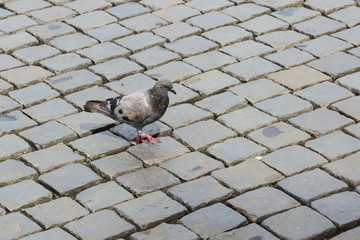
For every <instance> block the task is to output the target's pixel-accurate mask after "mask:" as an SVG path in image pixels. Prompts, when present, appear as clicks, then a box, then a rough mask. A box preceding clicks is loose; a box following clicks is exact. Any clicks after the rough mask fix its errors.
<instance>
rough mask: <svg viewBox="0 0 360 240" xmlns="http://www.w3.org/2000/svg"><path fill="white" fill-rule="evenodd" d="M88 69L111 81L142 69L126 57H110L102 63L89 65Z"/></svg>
mask: <svg viewBox="0 0 360 240" xmlns="http://www.w3.org/2000/svg"><path fill="white" fill-rule="evenodd" d="M89 69H90V70H91V71H93V72H95V73H97V74H99V75H100V76H102V77H103V78H105V79H107V80H108V81H113V80H115V79H118V78H121V77H125V76H127V75H130V74H134V73H137V72H140V71H141V70H143V68H142V67H141V66H139V65H138V64H136V63H135V62H133V61H130V60H128V59H126V58H117V59H112V60H109V61H106V62H104V63H99V64H96V65H93V66H91V67H89Z"/></svg>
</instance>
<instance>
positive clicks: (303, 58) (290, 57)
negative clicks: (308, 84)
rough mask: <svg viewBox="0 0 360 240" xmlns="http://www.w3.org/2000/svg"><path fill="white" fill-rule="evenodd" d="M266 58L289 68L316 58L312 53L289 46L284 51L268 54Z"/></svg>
mask: <svg viewBox="0 0 360 240" xmlns="http://www.w3.org/2000/svg"><path fill="white" fill-rule="evenodd" d="M265 58H266V59H268V60H270V61H272V62H274V63H277V64H279V65H281V66H283V67H284V68H286V69H289V68H291V67H294V66H298V65H301V64H305V63H307V62H309V61H311V60H314V59H315V58H314V57H313V56H312V55H311V54H309V53H307V52H305V51H301V50H299V49H297V48H289V49H286V50H282V51H279V52H276V53H273V54H270V55H267V56H266V57H265Z"/></svg>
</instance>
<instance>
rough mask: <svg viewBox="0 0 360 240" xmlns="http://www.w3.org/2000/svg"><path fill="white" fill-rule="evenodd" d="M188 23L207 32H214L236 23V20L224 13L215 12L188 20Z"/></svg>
mask: <svg viewBox="0 0 360 240" xmlns="http://www.w3.org/2000/svg"><path fill="white" fill-rule="evenodd" d="M186 22H187V23H189V24H191V25H194V26H196V27H199V28H202V29H204V30H205V31H208V30H212V29H214V28H218V27H221V26H224V25H229V24H231V23H235V22H236V19H235V18H233V17H230V16H229V15H226V14H224V13H221V12H218V11H214V12H209V13H205V14H203V15H200V16H196V17H192V18H190V19H188V20H186Z"/></svg>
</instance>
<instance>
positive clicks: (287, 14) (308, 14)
mask: <svg viewBox="0 0 360 240" xmlns="http://www.w3.org/2000/svg"><path fill="white" fill-rule="evenodd" d="M271 15H273V16H274V17H277V18H279V19H281V20H283V21H285V22H287V23H289V24H291V25H293V24H295V23H298V22H303V21H305V20H308V19H310V18H313V17H315V16H320V15H321V13H319V12H317V11H314V10H311V9H308V8H305V7H290V8H284V9H281V10H279V11H275V12H272V13H271Z"/></svg>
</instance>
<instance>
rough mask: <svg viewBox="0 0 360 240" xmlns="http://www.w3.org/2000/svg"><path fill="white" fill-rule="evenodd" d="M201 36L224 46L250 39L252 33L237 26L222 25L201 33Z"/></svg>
mask: <svg viewBox="0 0 360 240" xmlns="http://www.w3.org/2000/svg"><path fill="white" fill-rule="evenodd" d="M202 36H204V37H206V38H208V39H210V40H212V41H214V42H217V43H218V44H220V45H221V46H225V45H228V44H231V43H235V42H237V41H241V40H247V39H250V38H251V36H252V35H251V33H249V32H248V31H246V30H244V29H242V28H239V27H237V26H224V27H220V28H216V29H214V30H211V31H207V32H205V33H203V34H202Z"/></svg>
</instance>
